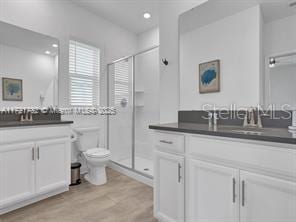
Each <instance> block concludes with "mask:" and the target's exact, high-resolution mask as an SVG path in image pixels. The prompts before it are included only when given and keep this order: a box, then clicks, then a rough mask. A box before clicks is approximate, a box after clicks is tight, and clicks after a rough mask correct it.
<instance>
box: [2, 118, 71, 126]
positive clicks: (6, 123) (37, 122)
mask: <svg viewBox="0 0 296 222" xmlns="http://www.w3.org/2000/svg"><path fill="white" fill-rule="evenodd" d="M72 123H73V121H62V120H34V121H32V122H20V121H0V128H6V127H23V126H41V125H60V124H72Z"/></svg>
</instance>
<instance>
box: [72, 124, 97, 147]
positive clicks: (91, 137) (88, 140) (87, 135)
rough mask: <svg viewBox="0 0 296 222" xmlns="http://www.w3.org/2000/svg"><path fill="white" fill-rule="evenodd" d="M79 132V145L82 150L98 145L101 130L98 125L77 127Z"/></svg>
mask: <svg viewBox="0 0 296 222" xmlns="http://www.w3.org/2000/svg"><path fill="white" fill-rule="evenodd" d="M74 131H75V132H76V133H77V143H78V144H77V146H78V149H79V150H80V151H82V152H84V151H86V150H88V149H91V148H95V147H98V145H99V131H100V128H98V127H85V128H75V129H74Z"/></svg>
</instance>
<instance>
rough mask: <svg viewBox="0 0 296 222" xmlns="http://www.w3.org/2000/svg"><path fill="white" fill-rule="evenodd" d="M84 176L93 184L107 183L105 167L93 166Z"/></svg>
mask: <svg viewBox="0 0 296 222" xmlns="http://www.w3.org/2000/svg"><path fill="white" fill-rule="evenodd" d="M84 178H85V179H86V180H87V181H88V182H90V183H91V184H93V185H103V184H105V183H107V176H106V167H102V166H101V167H93V168H92V169H89V172H88V173H87V174H86V175H85V176H84Z"/></svg>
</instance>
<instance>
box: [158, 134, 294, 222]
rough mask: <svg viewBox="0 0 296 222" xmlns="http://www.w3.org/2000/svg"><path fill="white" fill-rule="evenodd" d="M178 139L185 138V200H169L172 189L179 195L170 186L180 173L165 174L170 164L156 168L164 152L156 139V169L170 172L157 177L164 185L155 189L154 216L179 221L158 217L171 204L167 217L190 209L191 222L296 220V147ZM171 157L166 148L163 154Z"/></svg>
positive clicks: (209, 138)
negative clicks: (162, 205)
mask: <svg viewBox="0 0 296 222" xmlns="http://www.w3.org/2000/svg"><path fill="white" fill-rule="evenodd" d="M155 134H156V139H157V140H159V137H160V135H161V136H162V137H165V133H164V131H161V132H156V133H155ZM168 135H170V136H172V133H168ZM175 136H176V138H178V137H180V136H181V137H183V138H184V139H185V143H184V144H186V145H184V147H183V149H182V150H184V153H183V154H182V157H183V158H184V159H183V160H184V166H185V169H184V170H185V181H184V186H183V188H184V192H185V198H184V202H183V200H182V201H181V202H177V200H176V199H174V198H172V197H171V196H170V195H173V191H171V192H168V190H169V189H172V190H174V192H175V193H177V192H176V189H173V187H174V185H171V184H174V183H173V182H172V179H171V178H174V177H176V170H175V169H174V167H173V165H172V167H167V168H166V170H164V168H165V167H164V166H165V164H163V166H162V167H160V165H159V164H157V162H158V159H159V158H160V157H159V150H160V149H161V148H160V147H159V143H158V142H157V141H156V143H155V144H156V146H155V150H156V151H155V153H156V158H155V159H156V164H155V171H156V172H158V173H159V171H163V172H165V175H164V174H163V176H162V177H161V176H160V175H159V174H157V177H156V179H155V180H156V181H161V180H162V184H163V186H155V206H156V214H155V216H156V217H157V218H158V219H159V221H161V222H166V221H170V222H172V221H174V222H177V221H179V220H178V219H179V218H177V217H170V220H165V218H163V217H161V216H159V215H160V214H159V213H158V214H157V212H158V211H157V210H159V202H161V201H162V203H164V206H166V208H163V209H162V210H160V212H162V213H163V212H165V210H166V209H175V210H176V206H178V209H185V217H184V218H185V219H184V221H186V222H295V221H296V146H295V145H292V144H279V143H267V142H261V141H253V140H243V139H229V138H223V137H215V136H204V135H195V134H181V133H179V134H178V133H176V134H175ZM166 155H168V152H167V150H166V151H165V152H164V154H162V155H161V156H163V157H166ZM179 155H180V154H179ZM176 163H177V160H176V162H175V164H176ZM166 178H168V180H166ZM164 187H168V188H167V189H165V188H164ZM178 201H179V200H178ZM179 203H182V204H183V208H182V206H180V205H179ZM168 212H171V211H168ZM176 212H177V211H176ZM167 214H168V213H167ZM172 215H173V214H172ZM174 215H176V213H175V214H174Z"/></svg>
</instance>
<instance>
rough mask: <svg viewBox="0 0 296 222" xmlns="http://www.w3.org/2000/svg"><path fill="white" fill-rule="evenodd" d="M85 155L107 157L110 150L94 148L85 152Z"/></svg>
mask: <svg viewBox="0 0 296 222" xmlns="http://www.w3.org/2000/svg"><path fill="white" fill-rule="evenodd" d="M85 155H86V156H88V157H93V158H105V157H108V156H109V155H110V150H107V149H105V148H92V149H88V150H87V151H86V152H85Z"/></svg>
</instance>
